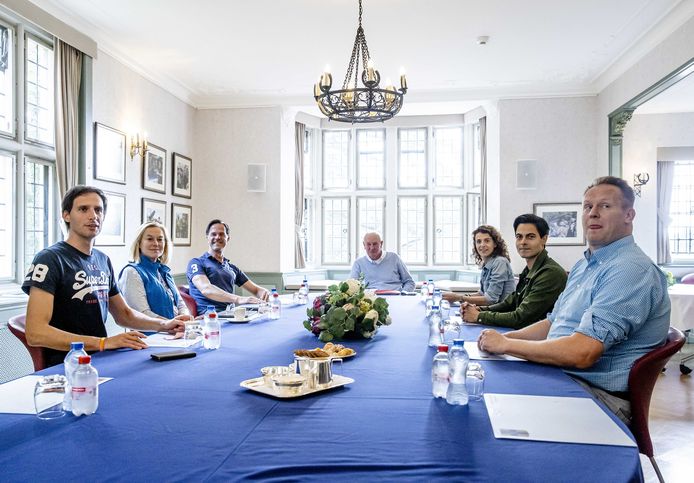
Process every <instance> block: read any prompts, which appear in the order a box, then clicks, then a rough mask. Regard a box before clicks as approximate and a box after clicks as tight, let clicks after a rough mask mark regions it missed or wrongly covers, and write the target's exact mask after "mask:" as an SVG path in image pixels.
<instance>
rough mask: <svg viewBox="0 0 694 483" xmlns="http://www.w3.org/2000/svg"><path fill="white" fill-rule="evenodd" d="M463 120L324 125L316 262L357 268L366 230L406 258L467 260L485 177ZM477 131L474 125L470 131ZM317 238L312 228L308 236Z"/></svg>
mask: <svg viewBox="0 0 694 483" xmlns="http://www.w3.org/2000/svg"><path fill="white" fill-rule="evenodd" d="M464 132H467V131H465V130H464V129H463V126H423V127H407V128H396V127H387V128H383V127H378V128H361V127H359V128H352V129H349V130H345V129H340V130H324V131H323V133H322V136H320V139H321V140H322V144H323V145H322V147H321V150H320V153H321V157H320V159H317V160H316V164H315V165H314V167H315V168H316V169H315V170H314V171H313V172H314V173H315V176H316V177H317V179H319V180H321V183H320V184H319V189H317V190H316V191H315V192H314V193H313V196H314V197H315V199H316V200H320V202H318V203H315V204H314V205H313V206H314V208H316V209H317V210H320V213H317V214H316V215H315V217H314V218H313V219H315V220H320V223H319V224H318V225H319V226H318V227H317V229H316V230H314V231H313V236H315V239H316V240H317V241H320V243H318V242H317V243H316V244H314V247H316V248H318V250H319V251H320V253H319V254H317V255H316V257H315V259H314V264H315V265H318V264H321V265H326V266H349V265H351V263H352V262H353V261H354V260H355V258H357V257H359V256H361V255H363V248H362V243H361V241H362V239H363V236H364V234H365V233H367V232H369V231H377V232H379V233H381V234H383V235H384V239H385V242H386V243H385V246H386V248H387V249H391V250H395V251H397V252H398V253H399V254H400V256H401V257H402V259H403V260H404V261H405V263H407V264H410V265H420V266H460V265H464V264H466V263H467V257H466V254H465V250H466V249H465V240H466V238H467V233H468V231H469V228H468V225H467V224H466V223H465V221H466V218H465V213H466V212H467V210H468V209H469V207H468V206H467V204H468V203H469V202H468V200H469V199H472V198H470V197H468V196H467V195H468V193H469V194H475V193H479V185H480V183H479V180H475V179H473V178H474V177H475V176H476V174H475V173H474V169H473V167H472V163H473V161H474V160H473V156H472V150H471V149H470V150H469V151H470V153H471V154H470V156H469V158H470V159H465V156H464V153H465V150H464V149H463V148H464V146H465V145H464V139H463V137H464ZM470 133H472V129H470ZM308 237H309V238H311V234H309V235H308Z"/></svg>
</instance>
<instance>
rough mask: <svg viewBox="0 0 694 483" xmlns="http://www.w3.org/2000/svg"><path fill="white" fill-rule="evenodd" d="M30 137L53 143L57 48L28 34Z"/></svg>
mask: <svg viewBox="0 0 694 483" xmlns="http://www.w3.org/2000/svg"><path fill="white" fill-rule="evenodd" d="M25 65H26V82H25V84H26V110H25V114H24V116H25V122H26V138H27V140H31V141H36V142H39V143H43V144H48V145H49V146H52V145H53V137H54V129H53V49H52V48H51V47H49V46H48V45H45V44H43V43H42V42H40V41H39V40H38V39H36V38H35V37H34V36H32V35H29V34H27V36H26V64H25Z"/></svg>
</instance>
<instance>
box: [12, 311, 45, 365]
mask: <svg viewBox="0 0 694 483" xmlns="http://www.w3.org/2000/svg"><path fill="white" fill-rule="evenodd" d="M7 328H8V329H10V332H12V334H14V336H15V337H16V338H17V339H19V340H20V342H21V343H22V344H24V347H26V348H27V350H28V351H29V355H30V356H31V361H32V362H33V363H34V371H40V370H42V369H45V368H46V361H45V358H44V356H43V347H33V346H30V345H29V343H28V342H27V337H26V315H24V314H22V315H15V316H14V317H11V318H10V320H8V321H7Z"/></svg>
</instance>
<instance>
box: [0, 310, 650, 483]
mask: <svg viewBox="0 0 694 483" xmlns="http://www.w3.org/2000/svg"><path fill="white" fill-rule="evenodd" d="M388 301H389V303H390V307H391V315H392V318H393V324H392V325H391V326H388V327H381V329H380V331H379V332H378V334H377V335H376V336H375V337H374V339H372V340H359V341H348V342H347V345H349V346H351V347H353V348H354V349H356V351H357V355H356V356H355V357H353V358H351V359H346V360H345V361H344V367H343V369H344V371H343V375H345V376H348V377H351V378H353V379H355V382H354V383H352V384H350V385H348V386H345V387H342V388H336V389H333V390H330V391H327V392H323V393H320V394H315V395H311V396H306V397H302V398H298V399H291V400H279V399H275V398H272V397H268V396H264V395H262V394H258V393H255V392H251V391H249V390H247V389H244V388H242V387H240V386H239V383H240V382H241V381H242V380H244V379H249V378H252V377H257V376H259V375H260V372H259V369H260V368H261V367H263V366H267V365H275V364H288V363H290V362H291V361H292V360H293V354H292V350H293V349H297V348H312V347H315V346H318V345H322V344H321V343H320V342H319V341H318V340H317V339H316V338H315V337H314V336H313V335H311V334H309V333H308V332H307V331H306V330H305V329H304V328H303V326H302V324H301V320H302V319H303V318H304V316H305V308H304V307H295V308H283V313H282V317H281V318H280V319H279V320H269V319H265V320H257V321H253V322H251V323H249V324H225V326H224V327H223V340H222V347H221V349H219V350H216V351H205V350H202V349H200V350H199V351H198V352H199V353H198V355H197V357H195V358H192V359H180V360H175V361H169V362H155V361H153V360H152V359H151V358H150V353H151V352H160V351H163V350H168V349H162V348H158V349H146V350H142V351H131V350H122V351H111V352H104V353H99V354H96V355H95V357H94V359H93V364H94V365H95V367H97V369H98V370H99V374H100V375H101V376H107V377H113V378H114V379H113V380H111V381H109V382H106V383H104V384H102V385H101V386H100V398H99V409H98V411H97V412H96V413H95V414H94V415H92V416H86V417H85V416H82V417H80V418H75V417H74V416H72V415H67V416H65V417H63V418H60V419H57V420H53V421H41V420H39V419H38V418H36V417H34V416H27V415H10V414H1V415H0V480H1V481H3V482H14V481H22V482H24V481H32V482H36V481H72V480H84V481H103V480H109V481H239V480H243V481H247V480H256V481H321V482H324V481H328V480H330V481H333V480H334V479H336V478H339V479H340V481H418V482H419V481H421V482H423V481H431V480H436V481H442V480H449V481H473V482H477V481H480V482H482V481H504V482H511V481H512V482H536V481H546V482H552V481H586V482H603V481H604V482H611V483H618V482H626V481H643V475H642V472H641V466H640V462H639V455H638V452H637V450H636V448H633V447H619V446H601V445H585V444H568V443H550V442H540V441H520V440H508V439H495V438H494V436H493V434H492V428H491V424H490V421H489V417H488V415H487V411H486V409H485V405H484V402H483V401H472V402H471V403H470V404H469V406H467V407H460V406H449V405H447V404H446V402H445V401H444V400H441V399H434V398H433V397H432V396H431V380H430V371H431V359H432V357H433V351H434V350H433V349H430V348H429V347H427V339H428V327H427V324H426V322H425V320H424V317H423V315H424V314H423V312H424V310H423V305H422V304H421V302H420V301H419V297H388ZM480 330H481V327H478V326H465V327H464V328H463V336H464V338H466V339H468V340H471V339H476V338H477V335H478V334H479V331H480ZM482 364H483V367H484V369H485V371H486V375H487V377H486V387H485V391H486V392H490V393H508V394H530V395H546V396H573V397H589V396H588V394H587V393H586V392H585V391H584V390H583V389H582V388H581V387H580V386H579V385H578V384H576V383H575V382H574V381H573V380H571V379H570V378H569V377H568V376H566V375H565V374H564V373H563V372H562V371H561V370H559V369H557V368H553V367H548V366H543V365H538V364H534V363H525V362H506V361H484V362H482ZM336 370H337V372H338V373H339V365H337V366H336ZM61 371H62V366H56V367H54V368H50V369H47V370H45V371H43V373H44V374H51V373H58V372H61ZM613 419H614V420H616V418H614V417H613ZM618 424H619V425H620V426H621V427H624V426H623V425H622V424H621V423H619V422H618Z"/></svg>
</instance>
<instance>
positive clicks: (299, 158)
mask: <svg viewBox="0 0 694 483" xmlns="http://www.w3.org/2000/svg"><path fill="white" fill-rule="evenodd" d="M305 133H306V125H304V124H302V123H300V122H297V123H296V130H295V134H296V163H295V166H294V234H295V236H294V265H295V267H296V268H304V267H306V258H305V257H304V244H303V243H302V242H301V226H302V225H303V224H304V136H305Z"/></svg>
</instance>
